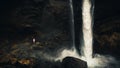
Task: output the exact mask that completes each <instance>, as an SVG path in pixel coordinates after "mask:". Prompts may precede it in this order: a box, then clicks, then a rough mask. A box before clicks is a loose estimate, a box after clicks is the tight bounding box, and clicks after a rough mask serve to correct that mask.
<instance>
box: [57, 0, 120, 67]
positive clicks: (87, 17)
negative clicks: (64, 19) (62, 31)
mask: <svg viewBox="0 0 120 68" xmlns="http://www.w3.org/2000/svg"><path fill="white" fill-rule="evenodd" d="M69 1H70V9H71V20H70V21H71V32H72V42H73V50H67V49H64V50H63V51H62V52H61V54H60V56H59V57H57V58H55V61H58V60H61V61H62V60H63V58H65V57H67V56H72V57H76V58H79V59H82V60H84V61H86V62H87V65H88V67H89V68H105V67H107V68H109V67H110V66H109V64H111V63H112V64H116V63H117V61H116V60H115V59H114V57H111V56H108V55H106V56H103V55H99V54H94V57H92V55H93V52H92V51H93V48H92V43H93V35H92V23H93V8H94V7H93V5H92V1H90V0H83V4H82V19H83V25H82V28H83V40H84V46H83V48H82V50H83V51H82V52H83V54H82V56H80V55H79V54H78V53H77V52H76V49H75V48H74V46H75V34H74V33H75V31H74V13H73V5H72V0H69ZM112 68H114V67H112ZM118 68H119V67H118Z"/></svg>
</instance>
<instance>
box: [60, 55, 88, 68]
mask: <svg viewBox="0 0 120 68" xmlns="http://www.w3.org/2000/svg"><path fill="white" fill-rule="evenodd" d="M62 65H63V67H64V68H88V67H87V63H86V62H85V61H83V60H80V59H77V58H73V57H66V58H64V59H63V61H62Z"/></svg>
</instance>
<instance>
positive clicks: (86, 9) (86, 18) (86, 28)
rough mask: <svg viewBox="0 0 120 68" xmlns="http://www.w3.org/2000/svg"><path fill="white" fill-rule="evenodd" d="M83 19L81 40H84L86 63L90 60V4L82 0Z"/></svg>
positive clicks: (86, 0) (87, 0)
mask: <svg viewBox="0 0 120 68" xmlns="http://www.w3.org/2000/svg"><path fill="white" fill-rule="evenodd" d="M82 18H83V40H84V47H83V52H84V57H85V59H86V61H88V60H89V59H92V39H93V37H92V24H91V23H92V16H91V2H90V1H89V0H83V5H82Z"/></svg>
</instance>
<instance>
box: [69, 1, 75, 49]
mask: <svg viewBox="0 0 120 68" xmlns="http://www.w3.org/2000/svg"><path fill="white" fill-rule="evenodd" d="M69 2H70V3H69V5H70V12H71V13H70V15H71V16H70V23H71V34H72V43H73V44H72V45H73V47H74V46H75V28H74V12H73V2H72V0H69Z"/></svg>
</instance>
